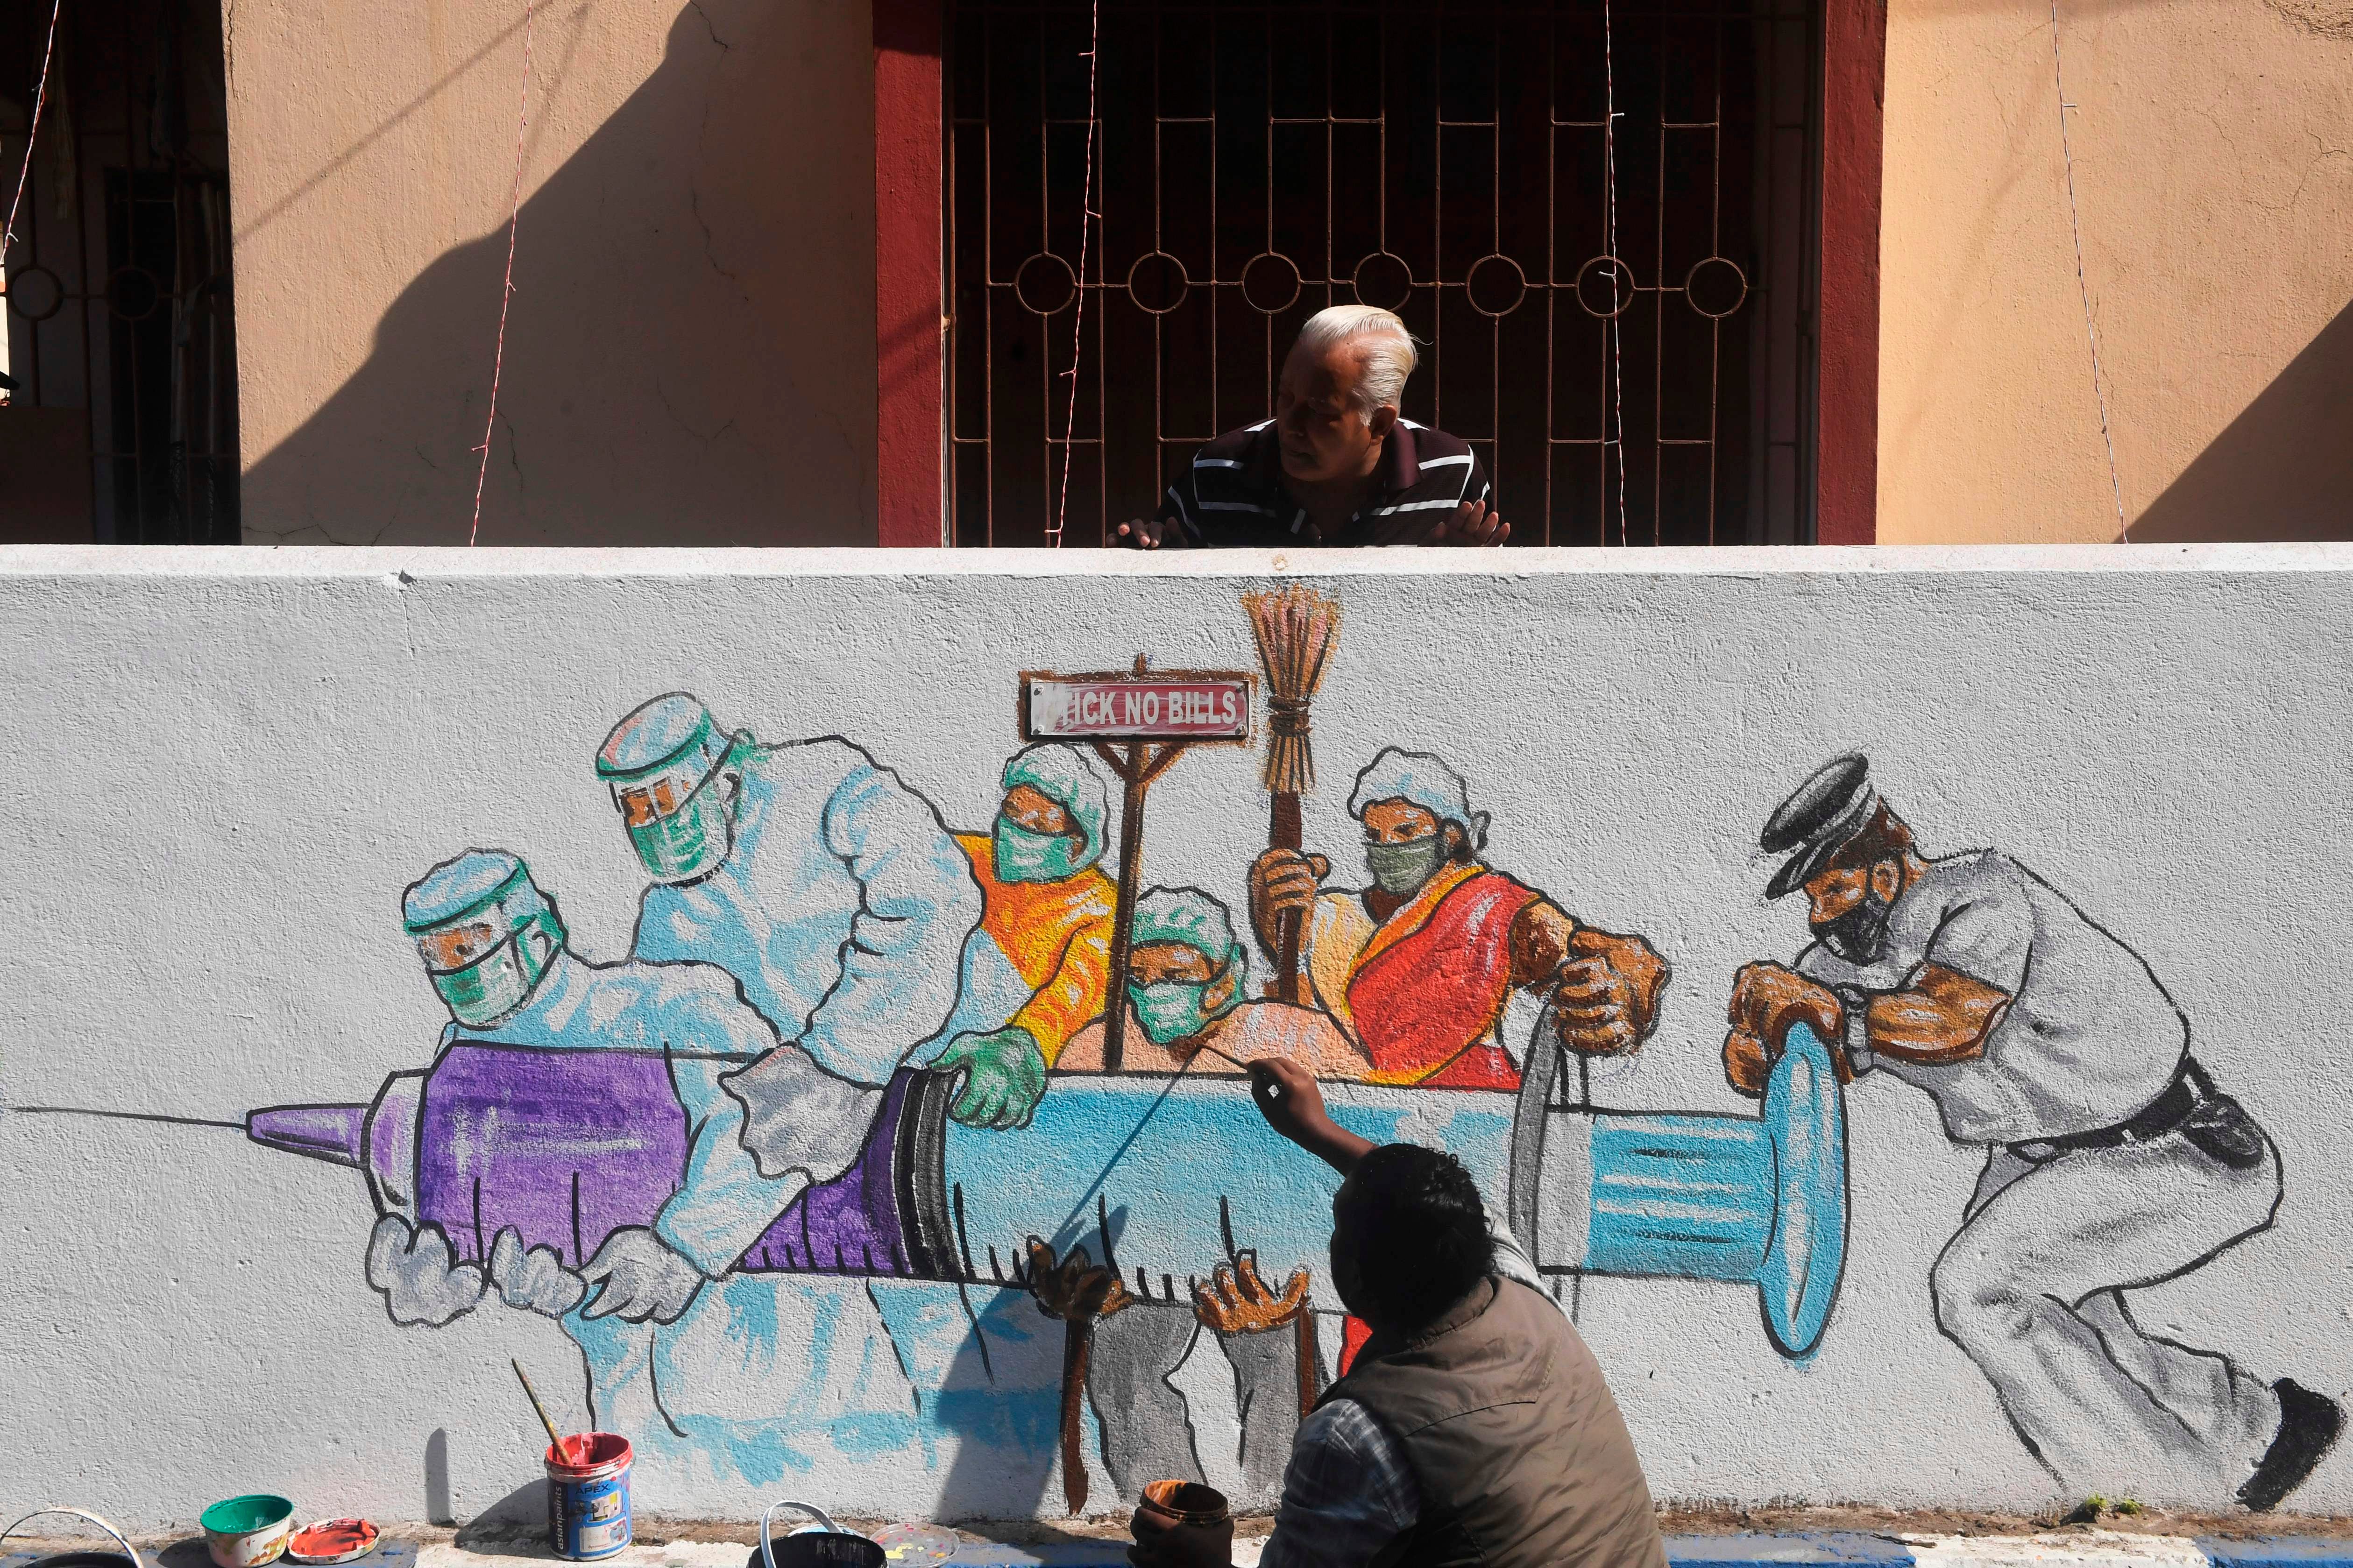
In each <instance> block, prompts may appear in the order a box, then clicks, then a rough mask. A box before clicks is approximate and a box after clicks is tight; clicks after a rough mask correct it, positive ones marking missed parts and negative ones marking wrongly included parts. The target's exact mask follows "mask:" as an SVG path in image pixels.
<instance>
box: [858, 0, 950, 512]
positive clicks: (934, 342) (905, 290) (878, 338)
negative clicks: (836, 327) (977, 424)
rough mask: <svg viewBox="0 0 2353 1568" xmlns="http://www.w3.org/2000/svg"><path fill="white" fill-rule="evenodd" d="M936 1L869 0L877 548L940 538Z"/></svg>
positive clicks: (942, 425)
mask: <svg viewBox="0 0 2353 1568" xmlns="http://www.w3.org/2000/svg"><path fill="white" fill-rule="evenodd" d="M945 21H946V0H874V371H875V409H874V414H875V420H874V521H875V542H876V543H878V544H900V545H924V544H933V545H936V544H942V543H944V542H946V539H945V535H944V526H945V520H946V517H947V500H946V496H947V491H946V485H945V473H944V463H945V448H946V446H947V426H946V422H945V418H944V402H943V395H942V389H943V387H944V383H945V365H946V353H945V349H946V346H947V311H946V310H945V302H944V300H943V298H942V295H941V284H940V279H941V253H940V245H941V210H942V209H941V202H942V200H943V195H944V184H943V180H944V167H945V159H946V153H947V139H946V134H945V131H944V120H943V115H944V103H945V100H944V99H943V98H942V96H941V83H940V43H941V39H942V37H943V36H944V32H945V26H944V24H945Z"/></svg>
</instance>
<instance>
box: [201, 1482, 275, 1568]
mask: <svg viewBox="0 0 2353 1568" xmlns="http://www.w3.org/2000/svg"><path fill="white" fill-rule="evenodd" d="M196 1522H197V1523H198V1524H199V1525H202V1526H203V1527H204V1531H205V1546H206V1549H207V1550H208V1551H210V1552H212V1555H213V1562H214V1563H216V1564H218V1568H261V1564H263V1563H275V1562H277V1561H278V1560H279V1559H280V1557H282V1556H284V1555H285V1554H286V1543H287V1542H289V1541H290V1540H291V1539H293V1535H294V1504H293V1503H292V1502H291V1501H290V1500H288V1499H286V1498H282V1497H276V1496H273V1495H272V1494H270V1493H269V1492H250V1493H248V1494H247V1495H246V1496H244V1497H233V1498H225V1499H223V1500H221V1501H219V1502H216V1503H215V1504H213V1506H212V1507H210V1508H208V1509H206V1510H205V1511H204V1512H203V1514H202V1515H200V1516H199V1517H198V1518H197V1520H196Z"/></svg>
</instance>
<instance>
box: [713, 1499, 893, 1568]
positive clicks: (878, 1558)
mask: <svg viewBox="0 0 2353 1568" xmlns="http://www.w3.org/2000/svg"><path fill="white" fill-rule="evenodd" d="M780 1508H789V1509H794V1510H798V1511H800V1512H802V1513H806V1514H807V1515H808V1516H809V1517H810V1518H812V1519H814V1520H816V1521H818V1528H816V1529H814V1530H811V1529H807V1528H803V1529H800V1530H797V1531H794V1532H793V1533H792V1534H790V1535H782V1536H779V1535H776V1534H774V1533H773V1532H772V1531H771V1529H770V1523H771V1521H773V1520H775V1518H776V1510H778V1509H780ZM757 1561H758V1562H759V1563H761V1565H762V1568H890V1562H891V1554H890V1552H887V1551H885V1550H884V1549H883V1546H882V1543H881V1542H879V1541H870V1540H868V1539H867V1538H866V1537H865V1536H863V1535H859V1534H856V1533H854V1532H852V1531H847V1530H844V1529H842V1528H841V1526H839V1525H838V1524H836V1523H834V1522H833V1518H832V1516H831V1515H830V1514H828V1513H827V1512H826V1511H825V1510H823V1509H821V1508H818V1507H817V1506H816V1505H815V1504H812V1503H805V1502H779V1503H772V1504H770V1505H769V1508H768V1510H767V1511H766V1512H765V1513H763V1514H762V1515H761V1516H760V1555H759V1557H758V1559H757ZM745 1568H750V1564H748V1563H747V1564H746V1565H745Z"/></svg>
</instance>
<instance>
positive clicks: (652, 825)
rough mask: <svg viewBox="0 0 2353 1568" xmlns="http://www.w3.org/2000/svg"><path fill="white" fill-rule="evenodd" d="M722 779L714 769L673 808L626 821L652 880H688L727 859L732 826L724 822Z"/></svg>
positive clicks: (639, 855) (634, 846) (633, 841)
mask: <svg viewBox="0 0 2353 1568" xmlns="http://www.w3.org/2000/svg"><path fill="white" fill-rule="evenodd" d="M723 777H724V775H723V773H721V772H719V771H717V770H713V772H712V774H711V776H710V777H709V778H706V779H705V780H703V781H702V787H701V788H699V789H697V790H696V791H695V792H694V793H693V794H692V795H689V796H688V797H687V799H686V802H685V804H683V805H681V806H680V807H679V808H678V809H677V810H676V811H674V812H672V813H670V815H669V816H652V817H650V818H649V820H647V821H645V822H642V823H638V824H633V825H631V826H630V827H629V846H630V847H631V848H633V849H635V850H636V851H637V852H638V859H639V860H641V861H643V862H644V863H645V868H646V870H647V871H648V872H649V874H651V876H652V877H653V879H654V880H656V881H658V882H691V881H693V880H694V879H696V878H698V877H702V876H704V875H706V874H707V873H708V872H710V870H711V869H712V868H713V867H715V866H717V865H718V864H719V862H721V861H722V860H724V859H725V858H727V851H728V849H729V848H730V847H731V846H732V845H733V828H732V826H731V825H730V824H729V822H728V820H727V803H726V794H725V790H724V788H723V785H722V784H721V780H722V779H723Z"/></svg>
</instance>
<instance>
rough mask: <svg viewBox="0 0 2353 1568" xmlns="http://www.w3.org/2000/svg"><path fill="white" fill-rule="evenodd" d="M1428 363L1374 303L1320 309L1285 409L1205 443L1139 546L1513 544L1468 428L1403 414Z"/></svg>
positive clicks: (1121, 530)
mask: <svg viewBox="0 0 2353 1568" xmlns="http://www.w3.org/2000/svg"><path fill="white" fill-rule="evenodd" d="M1419 363H1420V355H1419V353H1418V352H1417V351H1416V350H1415V348H1414V344H1413V337H1412V335H1411V334H1410V333H1409V332H1408V331H1406V330H1405V323H1404V322H1403V321H1399V320H1398V318H1397V317H1396V316H1395V315H1393V314H1392V313H1390V312H1389V311H1388V310H1380V309H1378V308H1377V307H1375V306H1372V305H1335V306H1333V307H1332V308H1331V309H1330V310H1318V311H1317V312H1316V313H1315V314H1314V315H1313V316H1311V317H1309V318H1308V320H1307V324H1306V325H1305V326H1303V327H1302V328H1301V329H1300V330H1299V341H1298V342H1295V343H1293V345H1292V347H1291V353H1290V355H1289V356H1288V357H1287V358H1285V359H1284V360H1283V362H1282V379H1281V380H1280V381H1279V382H1277V383H1276V386H1275V395H1274V417H1273V418H1271V419H1268V420H1262V421H1261V422H1260V423H1258V424H1256V425H1251V426H1245V427H1244V428H1242V429H1240V430H1229V431H1228V432H1226V434H1224V435H1222V436H1220V437H1218V438H1217V439H1216V440H1214V441H1211V442H1209V443H1208V445H1207V446H1204V447H1202V448H1201V449H1200V450H1199V451H1198V452H1196V453H1194V454H1193V458H1192V461H1191V462H1190V463H1188V464H1187V465H1186V467H1185V468H1183V469H1181V470H1180V471H1179V472H1178V473H1177V475H1176V480H1175V482H1174V483H1172V484H1171V485H1170V486H1169V487H1168V490H1167V493H1166V496H1165V497H1164V498H1163V499H1162V500H1161V503H1160V510H1158V511H1157V512H1155V514H1154V515H1153V517H1152V519H1151V521H1134V522H1123V523H1121V524H1120V525H1119V527H1118V528H1117V529H1115V530H1114V531H1113V534H1112V542H1113V543H1114V544H1120V545H1124V546H1125V547H1127V548H1128V549H1130V550H1203V549H1214V548H1217V547H1219V546H1232V545H1258V546H1262V547H1274V546H1287V545H1302V544H1330V545H1356V544H1461V545H1481V544H1501V543H1503V542H1504V541H1505V540H1507V539H1509V538H1510V537H1511V536H1512V528H1511V524H1509V523H1507V522H1505V521H1504V520H1503V519H1502V518H1500V517H1498V516H1496V515H1495V511H1494V503H1495V490H1494V487H1493V485H1491V484H1489V483H1488V482H1487V475H1486V472H1485V470H1483V469H1482V468H1480V466H1479V459H1478V458H1477V456H1476V455H1474V454H1473V453H1472V450H1471V447H1470V444H1469V443H1468V442H1466V441H1461V440H1459V439H1457V438H1456V437H1452V436H1449V435H1448V434H1447V433H1446V432H1445V431H1443V430H1432V429H1430V427H1429V426H1424V425H1416V424H1414V423H1413V422H1412V421H1411V420H1409V419H1404V418H1400V417H1399V416H1398V407H1399V405H1400V404H1401V403H1402V401H1403V399H1404V397H1405V384H1406V378H1407V377H1408V376H1410V375H1411V374H1413V371H1414V366H1415V365H1417V364H1419Z"/></svg>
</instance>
